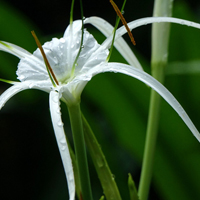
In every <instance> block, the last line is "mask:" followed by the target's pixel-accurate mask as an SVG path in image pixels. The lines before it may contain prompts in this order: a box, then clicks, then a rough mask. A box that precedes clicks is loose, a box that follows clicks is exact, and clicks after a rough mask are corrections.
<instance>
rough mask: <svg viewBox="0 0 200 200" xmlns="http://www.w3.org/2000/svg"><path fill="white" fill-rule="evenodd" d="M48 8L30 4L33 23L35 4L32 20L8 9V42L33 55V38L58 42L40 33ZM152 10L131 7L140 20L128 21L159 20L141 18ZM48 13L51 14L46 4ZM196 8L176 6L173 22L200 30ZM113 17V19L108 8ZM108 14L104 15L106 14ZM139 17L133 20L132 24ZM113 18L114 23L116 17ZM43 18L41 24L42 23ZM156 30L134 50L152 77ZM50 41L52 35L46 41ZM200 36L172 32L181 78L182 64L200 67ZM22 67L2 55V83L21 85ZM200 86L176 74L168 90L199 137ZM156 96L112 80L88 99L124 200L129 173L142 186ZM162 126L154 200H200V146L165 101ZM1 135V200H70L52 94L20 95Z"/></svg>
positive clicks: (2, 121)
mask: <svg viewBox="0 0 200 200" xmlns="http://www.w3.org/2000/svg"><path fill="white" fill-rule="evenodd" d="M6 2H9V1H6ZM15 2H17V1H15ZM40 2H41V3H42V2H43V1H40ZM40 2H37V1H35V4H34V2H33V1H30V5H33V4H34V5H35V6H34V9H35V10H34V12H35V15H34V16H33V17H32V19H31V16H29V15H28V16H29V17H28V18H27V17H26V16H27V15H25V14H23V13H26V12H29V9H30V13H32V12H33V9H31V8H32V7H31V6H30V7H29V6H28V4H27V6H26V9H25V8H24V7H23V9H21V10H23V11H24V12H22V11H21V12H20V11H19V10H20V9H15V7H13V6H12V5H14V4H16V3H14V4H8V3H5V2H3V1H0V25H1V29H0V39H1V40H5V41H8V42H12V43H14V44H17V45H19V46H21V47H24V48H26V49H27V50H29V51H30V52H33V50H34V49H35V48H36V45H35V42H34V40H33V38H32V36H31V34H30V31H31V30H33V29H34V30H35V31H36V33H37V35H38V37H39V38H40V40H41V42H44V41H46V40H50V38H51V34H52V33H53V32H54V33H55V30H54V31H52V32H51V33H49V34H48V35H47V34H46V33H45V31H44V30H42V27H41V26H40V27H37V26H36V25H35V24H37V21H36V17H35V16H37V12H38V14H39V13H40V12H42V11H41V10H39V6H40V5H39V3H40ZM116 2H117V1H116ZM142 2H143V3H142ZM147 2H148V3H147ZM150 2H151V7H150V8H152V7H153V6H152V5H153V1H141V3H140V4H141V5H140V6H141V7H140V6H139V8H137V9H136V8H135V6H134V5H132V7H131V6H127V10H128V11H127V10H126V9H125V11H126V13H128V12H131V11H130V10H132V12H134V10H136V16H135V15H134V14H133V15H134V16H133V17H132V18H131V19H130V18H129V17H128V19H129V20H127V21H130V20H133V19H135V18H136V17H137V16H140V17H145V16H149V15H151V12H150V11H149V10H145V8H144V11H143V12H144V14H143V15H142V14H141V12H142V10H141V11H140V8H141V9H142V6H143V4H144V3H147V4H146V5H149V4H150ZM83 3H84V2H83ZM49 4H50V3H49ZM91 4H94V2H92V1H90V4H87V5H86V8H87V7H89V8H90V6H91ZM42 5H43V6H44V3H43V4H42ZM52 5H53V4H52ZM59 5H60V4H59ZM89 5H90V6H89ZM129 5H130V1H129ZM60 6H61V5H60ZM94 6H95V4H94V5H93V7H94ZM191 6H192V5H189V4H188V3H186V1H177V2H175V5H174V11H173V16H174V17H179V18H184V19H188V20H193V21H196V22H199V21H200V19H198V15H197V14H195V12H193V10H192V9H191V8H192V7H191ZM36 8H38V10H36ZM197 8H198V7H196V10H197ZM25 10H26V12H25ZM68 10H69V8H68ZM96 10H98V9H97V8H96ZM106 11H107V12H110V10H108V9H107V8H106ZM138 11H140V13H139V12H138ZM145 11H146V13H145ZM107 12H105V19H107V18H108V16H109V14H110V13H109V14H108V13H107ZM47 13H48V14H47ZM66 13H67V12H66ZM66 13H64V14H65V16H66V15H67V16H66V18H64V17H63V19H62V22H63V23H62V26H61V27H63V26H65V27H66V25H67V23H68V21H67V19H68V17H69V16H68V15H69V13H67V14H66ZM85 13H86V16H89V14H88V13H90V11H89V9H86V10H85ZM106 13H107V14H106ZM138 13H139V14H138ZM97 14H98V13H97ZM101 14H102V15H103V14H104V12H103V13H101ZM131 14H132V13H129V16H130V15H131ZM137 14H138V15H137ZM48 15H49V17H50V15H51V17H50V19H51V18H52V15H54V13H53V12H52V13H50V11H48V12H45V14H44V18H45V19H46V18H48ZM102 15H101V17H103V16H102ZM110 15H111V14H110ZM112 15H113V16H114V17H113V19H114V18H115V14H114V12H113V13H112ZM37 18H38V20H39V19H40V18H39V17H38V16H37ZM65 19H66V20H65ZM41 20H43V18H41ZM55 20H56V17H55ZM109 21H110V18H109ZM46 23H47V24H45V26H49V27H48V28H49V29H50V23H51V21H46ZM59 23H61V22H60V21H59ZM38 24H40V23H39V22H38ZM53 27H55V24H54V26H53ZM60 29H61V28H59V27H58V29H57V30H58V34H57V36H61V35H62V32H60ZM88 30H90V32H91V33H93V34H94V36H95V37H96V38H97V39H98V40H99V41H100V42H101V41H103V39H104V37H103V36H102V35H101V33H99V32H98V31H97V30H95V29H93V28H91V27H88ZM150 30H151V29H150V26H145V27H142V28H138V29H137V30H135V31H134V32H133V33H135V36H136V42H137V46H136V47H133V48H134V52H136V55H137V56H138V58H139V60H140V62H141V63H142V65H143V67H144V69H145V71H147V72H149V71H150V69H149V58H150V52H149V51H150ZM63 31H64V30H63ZM42 33H45V36H44V34H42ZM199 33H200V30H195V29H193V28H190V27H183V26H181V25H172V26H171V39H170V45H169V61H170V62H169V65H170V63H171V62H176V63H177V64H178V66H179V70H181V63H182V62H187V64H188V67H189V66H190V62H193V61H194V60H200V57H199V46H200V39H199V37H198V36H199ZM54 36H56V35H55V34H54ZM144 36H145V37H144ZM125 38H126V37H125ZM127 41H128V42H129V40H127ZM137 50H138V51H137ZM111 60H112V61H117V62H124V60H123V58H121V56H120V55H119V53H118V52H117V51H114V52H113V55H112V58H111ZM17 63H18V59H17V58H14V56H11V55H8V54H7V53H3V52H0V77H1V78H5V79H10V80H16V75H15V71H16V69H17ZM173 67H176V65H173ZM199 67H200V66H199ZM169 74H170V73H169ZM180 74H181V73H180ZM199 78H200V77H199V75H198V74H195V73H193V74H186V73H185V74H183V75H176V74H173V73H171V75H168V76H167V77H166V82H165V85H166V87H167V88H168V89H169V90H170V91H171V92H172V93H173V94H174V96H175V97H176V98H177V99H178V101H179V102H180V103H181V104H182V106H183V107H184V108H185V110H186V112H187V113H188V114H189V116H190V117H191V119H192V120H193V122H194V124H195V125H196V126H197V129H198V130H200V125H199V122H198V119H199V118H200V113H199V111H200V105H199V102H200V90H198V84H200V79H199ZM8 87H9V85H7V84H4V83H0V93H2V92H3V91H5V90H6V88H8ZM149 94H150V88H148V87H147V86H146V85H144V84H143V83H140V82H139V81H137V80H134V79H133V78H130V77H127V76H125V75H121V74H112V73H105V74H101V75H97V76H96V77H94V78H93V79H92V81H90V82H89V83H88V85H87V86H86V88H85V90H84V92H83V95H82V104H81V105H82V110H83V113H84V114H85V116H86V118H87V119H88V121H89V123H90V125H91V127H92V128H93V130H94V133H95V134H96V137H97V139H98V140H99V143H100V144H101V147H102V149H103V151H104V153H105V155H106V157H107V160H108V163H109V164H110V167H111V170H112V172H113V174H114V175H115V179H116V182H117V184H118V186H119V189H120V192H121V195H122V197H123V199H128V198H129V191H128V185H127V180H128V173H131V174H132V177H133V179H134V181H135V183H136V186H137V185H138V181H139V176H140V168H141V161H142V155H143V148H144V141H145V131H146V124H147V115H148V103H149ZM62 111H63V112H62V113H63V115H62V116H63V121H64V122H65V130H66V133H67V136H68V137H69V138H71V133H70V126H69V120H68V113H67V109H66V107H65V106H64V105H62ZM160 118H161V119H160V128H159V138H158V145H157V151H156V158H155V166H154V176H153V181H152V188H151V192H150V198H149V199H157V200H159V199H160V200H174V199H181V200H190V199H200V190H199V181H200V173H199V169H200V145H199V143H198V142H197V140H196V139H195V138H194V137H193V136H192V134H191V133H190V131H189V130H188V129H187V127H186V126H185V125H184V123H183V122H182V121H181V119H180V118H179V117H178V115H177V114H176V113H175V112H174V111H173V110H172V109H171V108H170V106H169V105H168V104H167V103H166V102H164V101H163V103H162V108H161V117H160ZM0 130H1V131H0V136H1V142H0V163H1V175H0V181H1V186H2V187H1V189H0V190H1V192H0V194H1V199H5V200H6V199H30V200H31V199H38V200H39V199H43V200H45V199H48V200H50V199H58V200H59V199H67V198H68V196H67V195H68V194H67V184H66V180H65V175H64V171H63V168H62V163H61V160H60V155H59V152H58V149H57V144H56V140H55V138H54V133H53V128H52V125H51V120H50V115H49V105H48V94H45V93H43V92H40V91H35V90H32V91H30V90H29V91H25V92H23V93H21V94H18V95H16V97H14V98H12V99H11V100H10V101H9V102H8V103H7V104H6V105H5V107H4V108H3V109H2V110H1V113H0ZM89 162H90V171H91V179H92V188H93V193H94V196H95V199H99V198H100V197H101V195H102V190H101V188H100V184H99V181H98V178H97V175H96V173H95V171H94V167H93V165H92V162H91V160H89Z"/></svg>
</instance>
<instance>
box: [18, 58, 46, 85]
mask: <svg viewBox="0 0 200 200" xmlns="http://www.w3.org/2000/svg"><path fill="white" fill-rule="evenodd" d="M16 74H17V76H18V77H17V78H18V79H19V80H20V81H47V80H49V82H50V79H49V75H48V73H47V71H46V67H45V64H44V61H43V60H42V59H40V58H38V57H36V56H35V55H32V54H31V55H28V56H26V57H25V58H22V59H21V60H20V62H19V64H18V69H17V72H16Z"/></svg>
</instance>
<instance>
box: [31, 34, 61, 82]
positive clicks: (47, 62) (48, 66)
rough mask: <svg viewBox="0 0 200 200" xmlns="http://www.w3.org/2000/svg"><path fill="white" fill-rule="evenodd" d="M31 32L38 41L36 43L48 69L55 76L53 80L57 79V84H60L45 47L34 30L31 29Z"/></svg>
mask: <svg viewBox="0 0 200 200" xmlns="http://www.w3.org/2000/svg"><path fill="white" fill-rule="evenodd" d="M31 33H32V35H33V37H34V39H35V42H36V44H37V46H38V48H39V49H40V52H41V54H42V56H43V59H44V62H45V65H46V67H47V71H48V72H50V75H51V76H52V77H53V80H54V81H55V83H56V85H59V83H58V80H57V79H56V76H55V74H54V72H53V70H52V68H51V66H50V64H49V61H48V59H47V57H46V54H45V52H44V49H43V48H42V45H41V43H40V41H39V39H38V38H37V36H36V34H35V32H34V31H31ZM50 78H51V77H50Z"/></svg>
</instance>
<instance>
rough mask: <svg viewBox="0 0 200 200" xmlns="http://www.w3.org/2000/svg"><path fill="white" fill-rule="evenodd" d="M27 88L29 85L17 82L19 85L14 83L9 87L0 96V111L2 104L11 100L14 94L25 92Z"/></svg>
mask: <svg viewBox="0 0 200 200" xmlns="http://www.w3.org/2000/svg"><path fill="white" fill-rule="evenodd" d="M28 88H29V84H28V83H26V82H23V83H21V82H19V83H15V84H14V85H13V86H11V87H10V88H8V89H7V90H6V91H5V92H4V93H3V94H2V95H1V96H0V110H1V108H2V107H3V106H4V104H5V103H6V102H7V101H8V100H9V99H10V98H11V97H13V96H14V95H15V94H17V93H19V92H21V91H23V90H26V89H28Z"/></svg>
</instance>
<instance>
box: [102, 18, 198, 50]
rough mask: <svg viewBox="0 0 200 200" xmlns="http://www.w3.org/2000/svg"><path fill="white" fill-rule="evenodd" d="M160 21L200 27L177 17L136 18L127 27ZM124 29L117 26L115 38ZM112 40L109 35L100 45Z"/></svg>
mask: <svg viewBox="0 0 200 200" xmlns="http://www.w3.org/2000/svg"><path fill="white" fill-rule="evenodd" d="M160 22H171V23H176V24H181V25H186V26H191V27H194V28H198V29H200V24H198V23H195V22H191V21H188V20H183V19H177V18H173V17H146V18H143V19H138V20H134V21H132V22H130V23H128V26H129V28H130V29H131V30H132V29H134V28H137V27H139V26H143V25H147V24H152V23H160ZM126 32H127V31H126V29H125V27H124V26H122V27H121V28H119V29H118V30H117V32H116V39H117V38H119V37H121V36H122V35H124V34H125V33H126ZM111 41H112V36H111V37H109V38H108V39H107V40H106V41H105V42H104V43H103V45H102V48H107V47H108V46H109V45H110V43H111Z"/></svg>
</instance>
